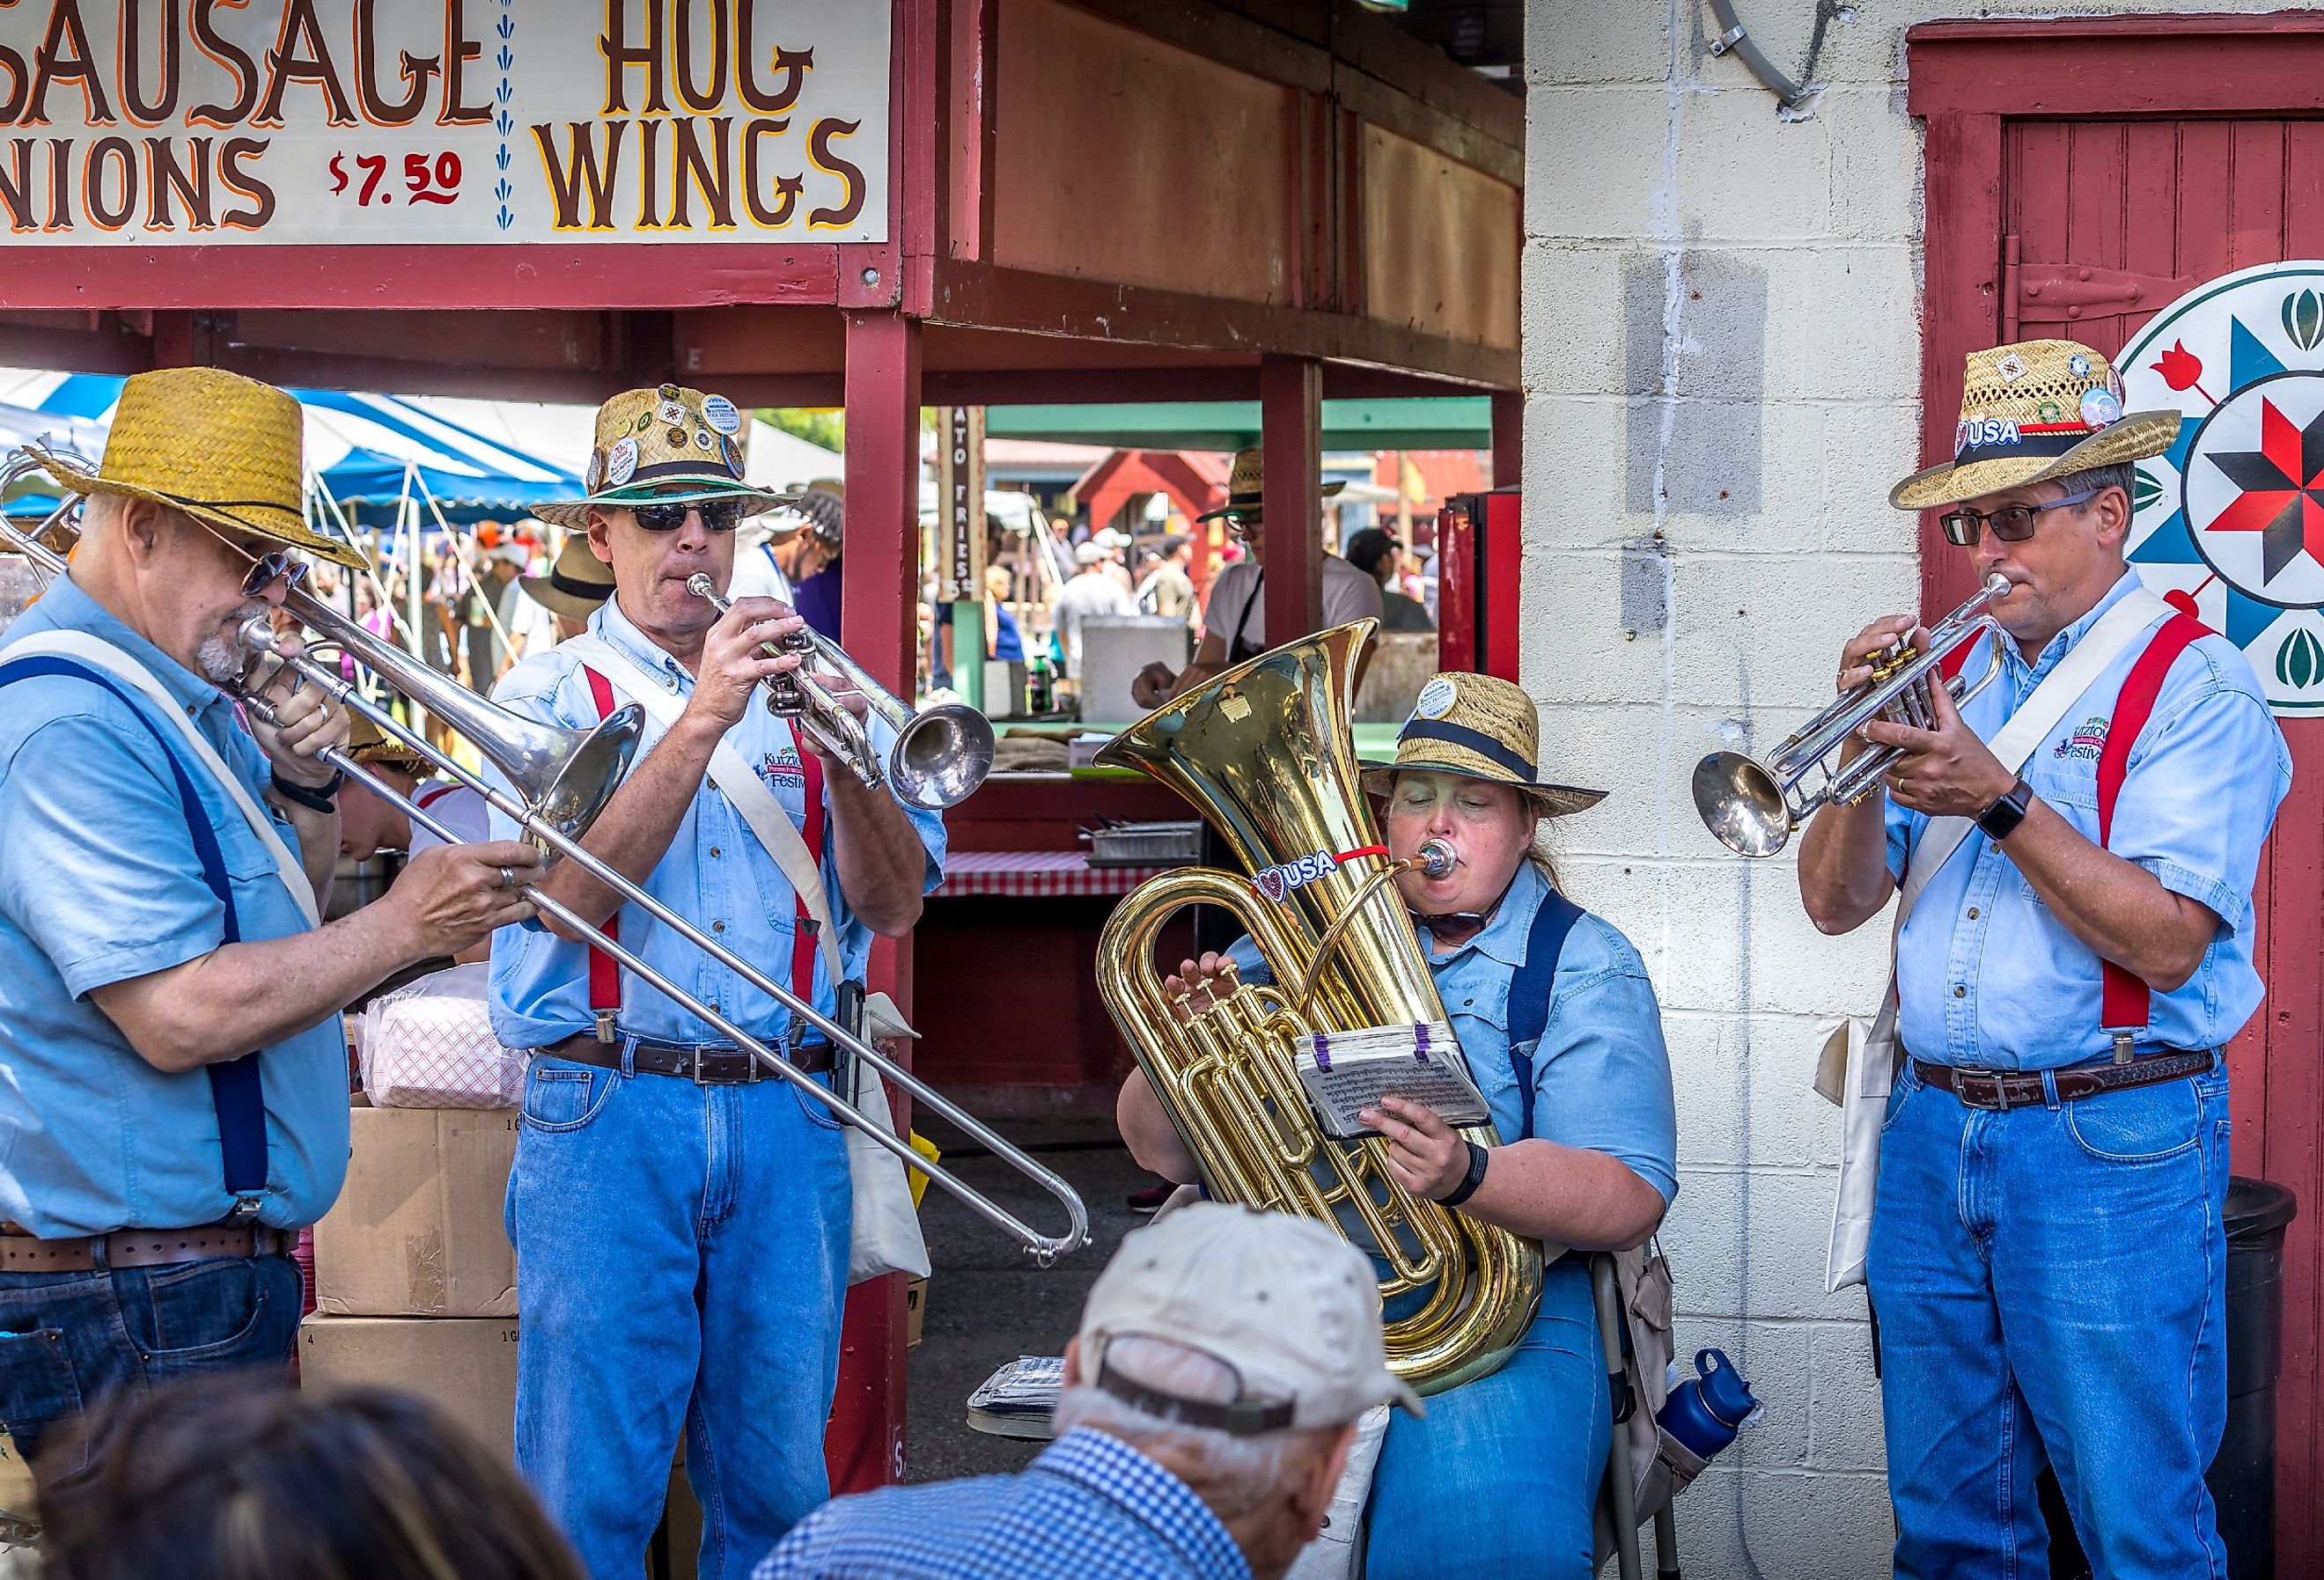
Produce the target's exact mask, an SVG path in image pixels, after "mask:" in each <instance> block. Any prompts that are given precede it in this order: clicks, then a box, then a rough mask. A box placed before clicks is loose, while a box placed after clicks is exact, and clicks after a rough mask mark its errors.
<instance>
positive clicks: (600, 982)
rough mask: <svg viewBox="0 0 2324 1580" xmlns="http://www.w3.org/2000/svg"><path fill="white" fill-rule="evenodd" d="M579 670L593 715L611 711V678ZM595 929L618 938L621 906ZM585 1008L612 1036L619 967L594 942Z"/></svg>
mask: <svg viewBox="0 0 2324 1580" xmlns="http://www.w3.org/2000/svg"><path fill="white" fill-rule="evenodd" d="M576 640H577V639H576ZM581 673H582V675H583V676H584V677H585V678H586V679H587V680H588V682H589V699H590V700H591V701H592V702H594V703H595V704H596V705H597V717H598V718H599V719H600V720H603V719H604V718H606V717H608V716H611V714H612V713H613V684H612V682H610V681H609V680H607V679H605V677H604V676H603V675H601V674H599V673H598V672H597V671H596V670H593V669H591V668H590V667H589V666H588V665H586V664H584V665H582V666H581ZM597 930H598V931H599V932H601V933H603V934H604V935H605V937H607V938H611V939H613V941H614V942H615V943H619V942H621V938H622V908H621V907H620V906H618V905H616V906H615V907H613V914H612V915H610V916H608V917H607V918H605V919H604V921H603V922H601V923H599V924H598V927H597ZM589 1012H590V1014H591V1015H592V1016H593V1017H594V1018H595V1021H596V1022H597V1040H598V1041H600V1042H612V1041H613V1040H615V1029H616V1028H617V1026H618V1025H619V1024H620V1016H621V1012H622V968H621V967H620V966H617V965H615V964H614V963H613V956H611V955H608V954H606V953H605V951H604V950H603V949H600V948H599V947H596V946H595V944H592V945H590V946H589Z"/></svg>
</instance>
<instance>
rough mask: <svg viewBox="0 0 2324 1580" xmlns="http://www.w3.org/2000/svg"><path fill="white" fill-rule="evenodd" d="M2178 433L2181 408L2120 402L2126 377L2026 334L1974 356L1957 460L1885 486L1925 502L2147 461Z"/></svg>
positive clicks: (2092, 356) (1916, 506) (2073, 346)
mask: <svg viewBox="0 0 2324 1580" xmlns="http://www.w3.org/2000/svg"><path fill="white" fill-rule="evenodd" d="M2178 438H2179V413H2178V412H2176V411H2134V412H2132V413H2131V414H2130V415H2128V416H2127V417H2126V416H2124V415H2123V410H2122V377H2121V375H2120V374H2117V373H2116V372H2115V370H2114V365H2113V364H2112V363H2110V362H2108V361H2107V358H2106V357H2105V356H2104V355H2102V354H2101V353H2099V352H2097V351H2093V350H2091V349H2090V348H2089V346H2084V345H2082V344H2081V343H2080V341H2076V340H2023V341H2020V342H2018V343H2017V344H2016V345H2015V346H1994V347H1993V348H1992V349H1991V350H1988V351H1972V352H1970V353H1969V371H1968V374H1967V376H1966V377H1965V378H1964V379H1963V381H1962V387H1961V409H1960V427H1958V428H1956V429H1955V430H1953V458H1952V459H1951V460H1950V461H1948V462H1946V463H1945V464H1944V465H1943V466H1941V467H1929V468H1928V469H1927V470H1926V471H1922V472H1915V473H1914V474H1913V475H1912V476H1910V477H1907V478H1905V479H1904V481H1903V482H1902V483H1899V484H1897V485H1896V486H1895V488H1893V489H1891V490H1890V491H1889V494H1888V503H1889V504H1893V505H1895V507H1896V508H1897V509H1899V510H1928V509H1930V508H1932V507H1933V506H1936V505H1940V504H1958V503H1959V502H1960V501H1961V500H1964V499H1975V498H1976V497H1977V496H1978V495H1979V494H1993V493H1997V492H1998V491H1999V490H2001V489H2004V488H2023V487H2024V486H2025V485H2027V484H2029V483H2040V482H2043V481H2044V480H2045V479H2047V478H2051V477H2064V476H2070V475H2072V474H2073V473H2076V472H2086V471H2088V470H2089V469H2090V468H2091V467H2112V466H2118V465H2120V464H2121V463H2123V462H2125V461H2143V460H2144V459H2145V458H2146V457H2149V456H2159V455H2161V454H2162V453H2163V451H2164V450H2167V449H2169V448H2171V447H2172V444H2174V443H2175V442H2177V440H2178Z"/></svg>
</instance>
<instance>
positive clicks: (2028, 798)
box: [1977, 779, 2033, 845]
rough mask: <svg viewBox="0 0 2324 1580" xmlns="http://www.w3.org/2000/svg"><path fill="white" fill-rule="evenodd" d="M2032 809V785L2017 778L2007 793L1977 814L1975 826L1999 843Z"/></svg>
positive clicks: (2015, 828)
mask: <svg viewBox="0 0 2324 1580" xmlns="http://www.w3.org/2000/svg"><path fill="white" fill-rule="evenodd" d="M2032 810H2033V786H2032V785H2030V784H2027V783H2026V782H2025V781H2024V780H2022V779H2021V780H2019V781H2017V782H2016V783H2015V784H2013V785H2011V786H2010V787H2009V793H2008V794H2007V795H2006V796H2003V797H2002V798H2001V799H1999V800H1997V801H1995V802H1994V803H1993V805H1991V806H1989V807H1987V808H1986V809H1985V810H1984V811H1982V812H1979V813H1978V815H1977V826H1978V830H1979V831H1980V832H1982V833H1983V834H1984V836H1986V837H1987V839H1990V840H1991V841H1993V843H1994V844H1996V845H1999V844H2000V843H2001V842H2002V841H2003V840H2005V839H2006V838H2008V837H2009V836H2011V835H2012V834H2014V833H2015V832H2016V830H2017V826H2018V825H2019V824H2020V823H2023V822H2024V821H2025V814H2026V813H2027V812H2029V811H2032Z"/></svg>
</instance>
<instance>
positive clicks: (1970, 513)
mask: <svg viewBox="0 0 2324 1580" xmlns="http://www.w3.org/2000/svg"><path fill="white" fill-rule="evenodd" d="M2105 492H2106V490H2105V489H2103V488H2085V489H2083V490H2082V491H2081V492H2080V494H2067V495H2066V496H2065V497H2064V498H2062V499H2045V500H2043V502H2042V503H2041V504H2005V505H2003V506H2002V507H2001V508H2000V509H1999V510H1949V511H1947V512H1945V513H1944V514H1942V515H1941V516H1939V517H1938V518H1937V524H1938V525H1939V526H1941V527H1942V528H1944V530H1945V541H1946V542H1948V543H1957V544H1959V545H1960V547H1962V548H1964V549H1974V548H1975V547H1977V541H1978V539H1979V538H1981V537H1983V536H1984V535H1985V529H1986V528H1987V527H1991V528H1992V529H1993V535H1994V536H1995V537H1997V538H1998V539H2000V540H2001V541H2003V542H2005V543H2023V542H2024V541H2025V540H2026V539H2028V538H2030V537H2032V536H2033V523H2034V520H2035V518H2037V517H2038V516H2040V515H2041V513H2043V511H2045V510H2064V509H2065V508H2066V507H2068V506H2069V505H2076V504H2089V502H2090V501H2091V500H2093V499H2096V498H2097V497H2098V495H2099V494H2104V493H2105Z"/></svg>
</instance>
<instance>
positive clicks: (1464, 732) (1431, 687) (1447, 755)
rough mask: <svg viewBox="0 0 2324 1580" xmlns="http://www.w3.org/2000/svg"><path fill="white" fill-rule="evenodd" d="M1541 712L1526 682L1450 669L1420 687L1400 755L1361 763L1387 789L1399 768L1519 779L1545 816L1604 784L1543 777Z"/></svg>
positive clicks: (1570, 808)
mask: <svg viewBox="0 0 2324 1580" xmlns="http://www.w3.org/2000/svg"><path fill="white" fill-rule="evenodd" d="M1540 749H1541V716H1540V714H1539V713H1538V712H1537V711H1536V710H1535V707H1534V705H1533V698H1530V697H1527V696H1526V694H1525V692H1524V690H1523V689H1522V688H1519V687H1517V686H1513V685H1511V684H1510V683H1509V682H1508V681H1507V680H1504V679H1500V678H1499V676H1496V675H1471V674H1465V673H1448V674H1443V675H1437V676H1434V677H1433V678H1431V679H1430V680H1429V682H1428V684H1427V685H1425V686H1423V687H1422V688H1420V700H1419V701H1418V702H1417V703H1416V704H1415V705H1414V707H1413V710H1412V716H1411V717H1410V718H1408V719H1406V720H1405V722H1404V728H1403V729H1402V730H1401V731H1399V732H1397V737H1396V760H1395V761H1394V762H1368V763H1366V764H1365V765H1364V768H1365V772H1364V789H1366V790H1369V791H1370V792H1371V793H1372V794H1374V795H1379V796H1384V795H1386V794H1388V790H1389V789H1390V788H1391V787H1392V786H1393V785H1394V784H1395V782H1396V776H1397V774H1398V773H1399V772H1406V771H1410V772H1416V773H1457V774H1460V775H1462V777H1463V778H1467V779H1481V780H1486V781H1490V782H1492V783H1494V784H1507V785H1515V786H1516V787H1517V789H1519V790H1523V791H1525V792H1526V795H1527V796H1528V797H1529V798H1531V799H1532V801H1533V803H1534V808H1535V810H1536V811H1538V812H1540V813H1541V815H1542V816H1543V817H1545V818H1563V817H1567V816H1570V815H1571V814H1572V813H1575V812H1581V811H1586V810H1588V809H1589V808H1591V807H1594V806H1596V805H1597V804H1598V803H1599V802H1600V801H1602V800H1604V799H1606V792H1605V791H1604V790H1582V789H1581V788H1580V787H1578V786H1575V785H1570V784H1553V783H1550V782H1549V781H1545V780H1544V779H1543V778H1542V777H1541V769H1540V765H1539V763H1538V762H1536V761H1535V756H1536V753H1538V752H1539V751H1540Z"/></svg>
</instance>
